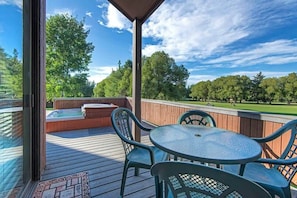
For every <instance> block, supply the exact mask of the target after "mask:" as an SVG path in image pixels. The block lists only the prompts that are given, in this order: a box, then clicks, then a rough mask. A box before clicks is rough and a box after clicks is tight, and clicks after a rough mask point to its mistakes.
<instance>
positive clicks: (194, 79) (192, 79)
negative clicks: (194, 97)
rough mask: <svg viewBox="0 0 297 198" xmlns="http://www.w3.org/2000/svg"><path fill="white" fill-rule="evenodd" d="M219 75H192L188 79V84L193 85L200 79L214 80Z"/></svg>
mask: <svg viewBox="0 0 297 198" xmlns="http://www.w3.org/2000/svg"><path fill="white" fill-rule="evenodd" d="M218 77H219V76H214V75H190V77H189V79H188V81H187V85H188V86H190V85H193V84H196V83H198V82H200V81H208V80H210V81H212V80H215V79H216V78H218Z"/></svg>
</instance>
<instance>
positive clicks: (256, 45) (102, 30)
mask: <svg viewBox="0 0 297 198" xmlns="http://www.w3.org/2000/svg"><path fill="white" fill-rule="evenodd" d="M21 2H22V1H20V0H0V46H1V47H3V48H4V49H5V51H6V52H7V53H11V52H12V49H13V48H17V49H20V48H21V45H20V43H21V36H18V35H17V34H21V29H18V28H21V26H20V25H11V24H18V22H17V21H19V20H20V19H21V18H20V17H21V12H20V7H22V6H21V5H22V4H21ZM46 2H47V17H50V16H51V15H54V14H63V13H68V14H70V15H72V16H75V17H76V18H77V19H78V20H82V19H83V18H85V28H86V29H89V30H90V34H89V37H88V41H89V42H92V43H93V44H94V46H95V50H94V53H93V58H92V63H91V64H90V66H89V68H90V77H89V79H90V80H93V81H95V82H100V81H101V80H102V79H104V78H105V77H106V76H107V75H109V74H110V72H111V71H112V69H113V68H114V69H115V68H117V65H118V61H119V60H120V61H121V62H122V64H124V63H125V61H126V60H128V59H130V60H131V59H132V30H131V29H132V23H131V22H130V21H128V20H127V19H126V18H125V17H124V16H123V15H122V14H121V13H119V12H118V11H117V10H116V9H115V8H114V7H113V6H112V5H110V4H109V2H108V1H107V0H47V1H46ZM12 10H14V12H12ZM296 10H297V1H296V0H225V1H217V0H165V2H164V3H163V4H162V5H161V6H160V7H159V8H158V9H157V10H156V11H155V13H154V14H153V15H152V16H151V17H150V18H149V19H148V20H147V21H146V23H145V24H144V25H143V27H142V30H143V46H142V47H143V49H142V54H143V55H146V56H150V55H151V54H152V53H154V52H155V51H159V50H163V51H165V52H166V53H168V54H169V56H170V57H172V58H174V59H175V61H176V63H177V64H178V65H181V64H183V65H184V66H185V67H186V68H187V69H188V71H189V72H190V77H189V80H188V85H191V84H194V83H197V82H199V81H201V80H214V79H215V78H218V77H220V76H226V75H247V76H249V77H251V78H252V77H253V76H255V75H256V74H257V73H259V72H260V71H261V72H262V73H263V74H264V76H266V77H280V76H285V75H287V74H288V73H291V72H297V12H296ZM8 16H9V17H8ZM8 18H9V20H7V19H8ZM13 38H14V39H13Z"/></svg>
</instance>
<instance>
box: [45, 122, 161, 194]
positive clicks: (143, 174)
mask: <svg viewBox="0 0 297 198" xmlns="http://www.w3.org/2000/svg"><path fill="white" fill-rule="evenodd" d="M142 141H143V142H144V143H146V144H150V141H149V137H148V135H147V134H145V135H144V136H142ZM46 142H47V144H46V146H47V147H46V159H47V160H46V168H45V171H44V173H43V174H42V177H41V180H48V179H53V178H56V177H61V176H66V175H71V174H74V173H77V172H82V171H87V172H88V174H89V185H90V193H91V197H100V198H104V197H107V198H109V197H119V193H120V185H121V178H122V170H123V165H124V159H125V155H124V151H123V147H122V143H121V141H120V139H119V138H118V136H117V135H116V133H115V132H114V130H113V128H112V127H104V128H95V129H83V130H76V131H65V132H55V133H48V134H47V135H46ZM133 174H134V170H133V169H132V168H131V169H129V172H128V176H127V181H126V187H125V197H127V198H136V197H142V198H151V197H155V186H154V179H153V177H152V176H151V175H150V171H149V170H144V169H141V170H140V175H139V176H134V175H133Z"/></svg>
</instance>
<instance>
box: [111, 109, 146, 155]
mask: <svg viewBox="0 0 297 198" xmlns="http://www.w3.org/2000/svg"><path fill="white" fill-rule="evenodd" d="M132 122H134V123H135V124H136V125H137V126H138V127H139V128H140V129H143V130H147V129H146V128H145V127H143V126H142V124H141V123H140V122H139V120H138V119H137V118H136V116H135V115H134V114H133V113H132V112H131V110H130V109H127V108H124V107H118V108H116V109H114V110H113V111H112V113H111V123H112V126H113V128H114V129H115V131H116V133H117V134H118V136H119V137H120V138H121V140H122V144H123V147H124V150H125V153H126V155H127V154H128V153H130V151H132V150H133V148H134V146H133V144H131V142H134V138H133V135H132V130H131V126H132Z"/></svg>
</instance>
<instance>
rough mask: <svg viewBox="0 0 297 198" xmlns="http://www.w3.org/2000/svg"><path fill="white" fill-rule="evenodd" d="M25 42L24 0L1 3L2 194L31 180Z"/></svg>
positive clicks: (16, 190)
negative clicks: (25, 109) (26, 171)
mask: <svg viewBox="0 0 297 198" xmlns="http://www.w3.org/2000/svg"><path fill="white" fill-rule="evenodd" d="M22 41H23V4H22V1H4V2H3V1H2V2H0V197H17V195H18V194H19V193H20V192H21V191H22V189H23V187H24V185H25V183H26V182H27V181H26V180H27V179H26V178H25V177H24V168H23V167H24V163H29V159H25V158H24V149H25V147H24V145H26V144H24V126H23V117H24V114H23V70H24V67H23V42H22ZM27 145H29V144H27Z"/></svg>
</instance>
